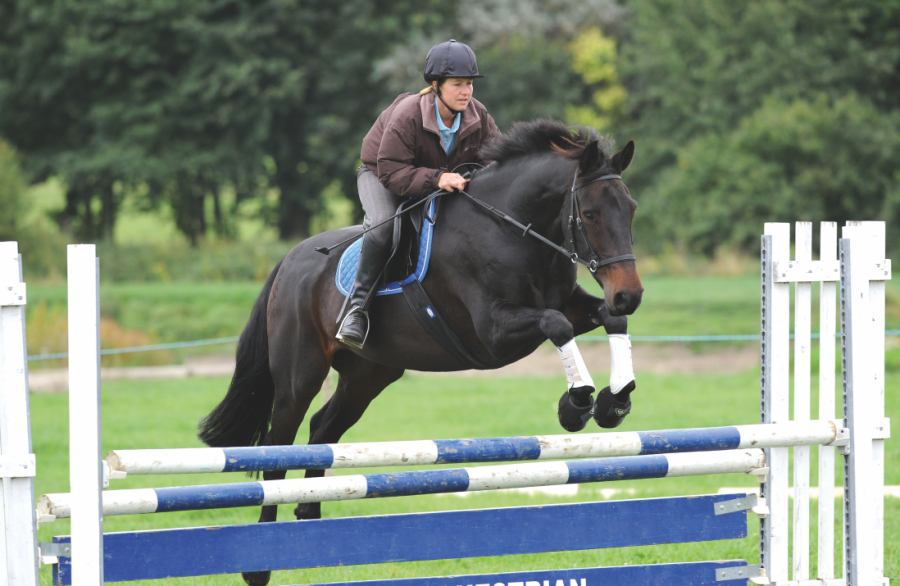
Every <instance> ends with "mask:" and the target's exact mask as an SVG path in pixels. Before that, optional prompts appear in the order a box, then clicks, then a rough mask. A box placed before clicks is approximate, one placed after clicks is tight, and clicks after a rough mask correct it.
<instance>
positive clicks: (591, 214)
mask: <svg viewBox="0 0 900 586" xmlns="http://www.w3.org/2000/svg"><path fill="white" fill-rule="evenodd" d="M582 215H583V216H584V219H585V220H587V221H588V222H593V221H594V218H596V216H595V215H594V212H584V213H583V214H582Z"/></svg>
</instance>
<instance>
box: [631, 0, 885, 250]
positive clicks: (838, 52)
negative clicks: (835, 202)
mask: <svg viewBox="0 0 900 586" xmlns="http://www.w3.org/2000/svg"><path fill="white" fill-rule="evenodd" d="M630 6H631V8H632V13H631V17H630V18H629V19H628V20H627V21H626V24H625V30H626V31H627V34H626V35H624V36H623V37H622V38H623V63H622V67H621V69H620V71H621V72H622V75H623V79H624V82H625V86H626V88H627V90H628V95H629V99H628V102H627V105H626V114H625V116H624V117H623V118H622V119H621V120H620V121H619V124H618V125H617V131H618V133H619V134H622V135H625V136H628V137H629V138H635V139H636V140H637V142H638V156H637V157H636V159H635V165H634V168H633V170H630V171H629V187H630V188H631V189H632V191H633V192H634V193H635V194H636V195H637V198H638V199H639V200H640V201H642V205H641V212H640V216H639V219H638V220H637V231H638V232H641V231H643V232H652V233H654V234H657V235H659V236H660V237H659V238H658V239H657V240H656V241H654V242H651V243H650V245H651V247H653V246H654V245H655V246H659V245H660V244H661V243H662V241H664V240H665V238H667V237H668V236H671V235H672V234H679V235H681V236H683V237H685V238H687V239H688V241H689V242H690V243H693V244H695V245H696V246H699V247H700V248H701V249H702V250H704V251H706V252H709V251H710V250H711V249H712V248H714V247H715V246H717V245H719V244H723V243H726V242H732V241H733V240H735V237H734V236H733V235H728V234H725V233H724V230H727V228H728V225H727V224H724V225H722V222H725V219H726V218H727V219H729V221H735V222H737V223H741V218H743V214H742V210H744V211H746V209H747V207H746V204H747V198H751V197H752V198H756V199H753V204H752V205H753V207H754V208H758V211H757V212H754V214H753V216H754V221H756V220H758V219H759V218H762V217H765V218H766V219H767V220H769V221H772V220H775V219H778V220H782V221H789V220H795V219H809V218H810V217H812V216H811V214H812V215H814V214H815V213H816V210H818V209H821V207H820V206H819V205H813V207H804V208H797V207H784V206H785V205H788V202H787V201H785V200H783V199H782V198H781V197H777V196H774V195H773V194H774V193H778V194H781V195H784V193H785V192H783V191H781V190H780V189H781V188H780V187H779V188H777V189H776V188H775V187H773V189H774V192H760V191H758V190H756V188H755V187H753V185H758V184H757V183H755V182H754V180H752V179H750V177H756V178H758V177H757V175H758V173H760V172H761V170H762V169H769V167H768V166H766V165H763V167H760V166H759V165H757V164H755V163H761V162H762V161H755V162H754V164H751V160H750V159H749V158H748V156H751V154H752V156H753V157H757V156H762V158H763V161H769V160H770V159H769V157H767V156H766V155H765V152H766V150H765V149H764V148H763V147H762V145H761V144H756V145H755V146H751V143H752V142H753V141H752V140H751V138H750V137H751V135H752V132H753V126H754V125H761V128H765V129H768V130H770V131H771V133H770V134H765V133H763V134H760V135H758V138H759V139H760V140H762V139H763V138H765V139H766V140H770V139H771V140H773V141H775V144H773V146H772V151H773V152H774V151H776V150H779V149H780V150H781V152H783V153H792V154H797V155H800V154H802V155H803V156H797V157H795V158H794V159H793V161H792V163H791V166H790V167H786V166H784V165H776V166H777V167H778V168H779V169H780V170H778V171H777V172H775V173H776V176H777V177H780V179H778V181H780V182H782V185H791V186H793V187H791V189H795V188H796V189H799V190H800V191H799V192H798V193H800V192H803V193H804V194H805V195H803V196H802V197H800V198H799V199H796V198H790V200H789V201H790V206H795V205H796V204H798V203H800V202H803V204H804V205H812V204H813V200H812V199H809V197H811V192H809V191H808V190H805V189H804V188H801V187H800V186H799V185H798V184H796V183H795V182H796V181H797V178H799V177H810V176H813V175H815V174H816V169H821V168H824V167H825V166H826V165H828V164H830V163H834V162H835V161H836V159H835V158H834V157H838V158H839V155H838V153H844V154H846V153H850V152H853V151H856V152H866V149H867V148H868V147H867V142H866V141H865V140H862V138H861V137H857V132H856V130H855V129H854V130H848V132H847V135H848V136H853V137H856V138H854V140H853V141H852V144H848V145H844V146H842V145H841V144H840V143H839V142H835V143H834V144H833V147H832V149H833V150H830V151H823V152H821V153H818V154H815V156H813V155H814V153H813V152H809V151H806V150H805V149H806V148H807V146H808V145H805V144H804V143H803V135H802V133H800V132H794V133H792V132H791V131H790V130H791V129H793V130H799V129H801V128H806V129H807V130H810V131H815V132H819V133H825V134H819V140H823V141H824V140H825V135H826V134H827V132H825V130H824V128H825V126H827V125H828V124H832V123H834V124H837V123H838V121H839V120H841V117H842V116H843V117H844V118H843V121H844V122H847V123H850V122H852V121H855V120H856V118H854V117H852V116H851V113H850V112H847V111H846V106H845V105H846V104H854V105H855V106H857V107H858V108H860V112H859V113H858V114H859V116H860V117H862V119H863V120H864V121H865V124H864V127H865V128H866V129H867V130H873V131H874V130H875V129H877V127H878V124H877V123H875V122H874V121H875V120H877V119H882V122H883V123H884V124H885V125H886V127H887V128H891V126H890V125H891V124H893V122H891V121H892V120H893V119H894V118H893V117H894V112H896V109H897V108H896V99H895V98H894V96H896V93H897V91H898V90H900V51H898V49H897V47H898V46H900V44H898V40H900V38H898V37H900V2H897V1H896V0H890V1H886V2H882V1H880V0H855V1H852V2H851V1H850V0H839V1H837V2H835V1H826V0H787V1H785V0H754V1H750V0H740V1H736V2H716V1H715V0H695V1H692V2H678V1H675V0H635V1H634V2H633V3H631V5H630ZM823 100H824V101H823ZM773 104H780V106H775V105H773ZM803 104H805V106H804V105H803ZM776 111H780V112H781V113H782V114H783V115H784V116H783V117H782V118H781V124H784V125H786V127H785V128H784V129H783V132H782V133H779V132H778V129H777V128H776V127H773V126H771V125H770V124H769V121H770V120H773V119H776V118H779V115H778V114H776ZM806 111H811V112H815V114H814V115H812V116H813V118H816V117H817V118H818V119H819V120H820V123H817V124H812V123H808V122H807V121H804V120H805V119H803V118H802V117H801V118H799V119H797V120H793V119H791V118H790V117H789V116H788V114H791V115H797V116H801V114H802V113H803V112H806ZM838 128H839V127H835V129H834V130H837V129H838ZM832 135H833V134H832ZM857 138H859V140H857ZM776 139H777V140H776ZM835 139H836V137H835ZM782 140H791V141H794V143H793V144H792V145H791V146H790V148H789V147H788V145H787V144H785V143H783V142H779V141H782ZM870 142H872V143H877V144H881V145H882V146H886V145H885V143H883V142H881V139H880V138H879V137H878V136H873V137H872V139H871V141H870ZM890 148H893V147H890ZM725 151H727V152H725ZM840 156H843V155H840ZM879 160H880V159H879ZM860 163H862V162H860ZM856 166H859V165H856ZM862 166H864V167H866V168H867V169H869V170H870V171H871V172H875V173H879V175H878V176H877V177H870V178H869V179H871V180H872V185H879V186H880V187H879V191H877V193H876V192H873V191H872V190H871V189H870V188H869V187H865V188H863V187H861V186H859V185H854V186H853V188H854V189H857V188H860V189H861V191H859V192H856V193H854V192H852V191H851V192H849V193H848V194H846V195H847V196H848V197H855V198H856V199H855V203H854V204H853V205H850V206H849V207H848V204H847V203H842V204H841V206H840V207H838V208H829V213H834V214H838V215H842V214H844V213H845V211H846V210H847V209H856V210H857V212H856V213H862V212H863V210H865V211H866V213H872V214H875V215H876V217H884V216H883V215H881V214H884V213H887V212H886V209H887V208H885V207H877V206H876V208H877V209H878V210H879V211H878V212H875V211H873V210H874V209H876V208H873V207H872V206H871V205H869V204H868V203H866V202H865V201H864V198H866V197H874V198H875V201H878V202H884V201H886V200H887V199H889V193H887V191H886V189H887V187H886V186H887V185H889V184H890V182H891V181H892V180H893V174H892V172H890V171H889V170H888V169H887V168H886V167H884V166H883V165H881V164H880V163H879V164H875V165H874V166H872V167H870V166H869V165H868V163H865V164H864V165H862ZM702 169H706V170H708V171H709V172H706V171H704V172H701V170H702ZM713 171H715V172H718V173H723V174H724V173H732V174H733V173H747V174H749V176H748V177H745V178H744V179H743V180H742V179H740V178H736V177H725V176H722V177H719V178H714V177H713V176H712V175H710V174H709V173H712V172H713ZM729 184H730V188H729V189H730V191H731V193H730V194H729V197H727V198H724V197H722V198H719V196H718V195H717V194H721V195H724V193H725V189H724V186H725V185H729ZM751 184H753V185H751ZM676 185H677V186H678V187H675V186H676ZM717 186H718V187H717ZM709 190H712V192H710V191H709ZM744 190H746V191H744ZM676 193H677V194H678V197H681V198H683V200H682V201H679V202H677V204H676V203H675V202H674V200H673V198H675V194H676ZM798 197H799V196H798ZM714 202H715V203H714ZM738 202H740V203H738ZM670 205H677V206H679V207H680V208H681V209H685V210H686V209H687V208H692V209H693V210H694V211H693V212H692V213H691V214H690V215H691V217H692V218H694V219H697V220H699V218H700V217H701V216H703V213H704V210H709V208H710V207H712V206H714V205H715V206H724V207H722V208H721V209H718V211H716V212H715V213H713V212H712V211H710V213H709V214H708V217H706V218H705V219H704V220H703V223H704V225H706V226H708V230H707V232H706V234H705V235H704V236H702V237H701V236H699V235H698V234H693V235H688V234H686V233H685V232H684V230H682V228H680V227H679V226H678V225H677V224H678V223H679V222H683V221H684V220H685V217H686V216H684V215H681V216H678V215H673V214H672V213H671V211H672V208H671V207H670ZM742 206H744V207H742ZM858 217H859V216H857V218H858ZM716 218H718V219H716ZM741 225H743V224H741ZM758 231H759V226H758V224H757V225H755V226H754V229H753V233H754V234H755V233H757V232H758ZM664 235H667V236H664ZM736 239H737V240H738V241H741V242H747V241H746V240H744V238H743V236H739V237H737V238H736ZM747 246H748V247H751V248H753V249H755V248H756V247H757V243H755V242H754V243H753V244H747Z"/></svg>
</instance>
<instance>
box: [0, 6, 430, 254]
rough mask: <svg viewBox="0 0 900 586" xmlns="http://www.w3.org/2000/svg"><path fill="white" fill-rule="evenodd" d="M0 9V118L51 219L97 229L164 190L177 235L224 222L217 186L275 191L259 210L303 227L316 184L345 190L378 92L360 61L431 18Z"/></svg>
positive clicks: (275, 11) (279, 11)
mask: <svg viewBox="0 0 900 586" xmlns="http://www.w3.org/2000/svg"><path fill="white" fill-rule="evenodd" d="M0 10H2V12H0V131H3V132H5V133H6V134H7V136H8V137H9V138H10V140H11V141H12V142H13V143H14V144H16V145H17V146H18V148H19V149H20V151H21V152H22V153H23V157H24V161H25V164H26V167H27V168H28V169H29V170H32V171H33V173H34V175H35V177H36V178H37V179H39V180H40V179H43V178H45V177H48V176H50V175H51V174H52V175H59V176H61V177H63V178H64V180H65V183H66V185H67V194H66V207H65V209H64V210H63V212H62V214H61V216H60V219H61V221H62V222H63V223H64V224H65V225H69V226H71V227H72V229H73V230H75V232H76V233H77V234H78V235H80V236H81V237H83V238H90V239H98V238H106V239H109V238H111V236H112V234H113V228H114V225H115V221H116V215H117V213H118V210H119V207H120V206H121V203H122V200H123V197H124V196H125V194H127V193H130V192H131V193H133V192H138V193H141V194H142V197H143V198H144V202H143V205H144V207H146V208H154V207H157V206H159V205H161V203H162V202H166V203H167V204H168V205H169V207H170V208H171V209H172V210H173V213H174V219H175V222H176V225H177V226H178V228H179V230H180V231H181V232H183V233H184V234H185V235H186V236H187V237H188V239H189V240H190V241H191V243H192V244H197V243H198V242H199V241H200V239H201V238H202V237H203V236H204V234H206V233H207V232H208V231H214V232H215V233H216V234H217V235H218V236H225V237H228V236H230V235H232V234H233V229H232V227H230V226H229V216H231V215H233V213H234V209H233V208H232V209H229V208H228V207H227V206H226V205H225V202H224V201H223V197H222V194H223V192H225V191H230V192H233V193H235V194H236V195H237V197H236V199H235V200H234V205H238V204H239V203H240V201H241V200H243V199H246V198H250V197H260V196H262V197H263V199H265V195H266V194H268V192H269V189H270V188H274V189H276V190H277V191H278V193H279V198H278V201H277V203H276V205H275V206H274V207H270V206H265V207H263V208H262V209H261V210H260V213H261V214H262V215H263V216H264V217H265V218H266V220H267V221H268V222H270V223H272V224H274V225H277V227H278V229H279V234H280V236H281V237H282V238H283V239H287V238H294V237H297V236H305V235H307V234H308V233H309V222H310V220H311V218H312V216H313V215H314V214H315V213H316V212H317V211H318V210H319V209H320V208H321V203H320V199H321V195H322V193H323V191H324V190H326V188H328V187H329V186H330V185H332V183H333V182H334V181H335V180H338V181H341V182H343V183H345V184H346V187H345V188H346V189H348V190H352V191H355V181H354V180H353V175H352V171H353V162H354V161H355V160H356V157H357V155H358V152H359V143H360V140H361V138H362V136H363V135H364V134H365V132H366V130H367V129H368V126H369V125H371V122H372V120H373V119H374V116H375V115H376V114H377V112H378V111H379V106H380V105H381V104H382V103H383V102H384V101H385V100H387V99H388V98H389V96H388V95H387V94H385V93H384V92H383V91H381V88H379V87H378V86H374V87H373V86H371V84H370V82H369V75H370V73H371V71H372V67H373V61H374V60H375V59H377V58H378V56H379V55H381V54H384V53H386V52H387V51H388V50H389V49H390V48H391V43H392V42H396V40H397V39H400V38H401V37H402V36H403V35H404V34H405V33H407V32H408V31H409V30H410V29H412V30H421V31H429V30H430V29H431V28H433V26H434V25H435V23H437V22H438V21H441V20H443V18H444V17H445V16H447V9H445V8H443V7H442V4H441V3H438V2H434V1H432V2H426V3H423V2H411V1H408V0H405V1H401V2H397V1H392V2H385V1H383V0H350V1H347V2H330V1H324V0H319V1H314V2H305V3H296V2H290V1H288V0H265V1H263V2H251V1H248V0H202V1H199V2H172V1H171V0H154V1H152V2H143V1H141V2H138V1H134V0H127V1H125V2H122V1H120V0H99V1H90V2H87V1H76V2H70V1H68V0H16V1H15V2H11V3H5V4H4V6H3V8H2V9H0ZM76 89H77V91H75V90H76ZM363 98H364V99H363ZM354 199H355V198H354ZM207 201H211V202H212V207H213V219H212V221H211V222H209V221H208V220H207V215H206V214H205V213H204V212H205V208H206V202H207Z"/></svg>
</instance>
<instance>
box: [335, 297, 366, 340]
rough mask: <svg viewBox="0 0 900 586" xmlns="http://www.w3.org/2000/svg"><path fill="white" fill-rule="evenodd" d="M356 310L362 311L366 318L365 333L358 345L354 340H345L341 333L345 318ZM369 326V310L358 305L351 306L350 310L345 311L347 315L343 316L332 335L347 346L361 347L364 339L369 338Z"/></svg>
mask: <svg viewBox="0 0 900 586" xmlns="http://www.w3.org/2000/svg"><path fill="white" fill-rule="evenodd" d="M356 312H360V313H362V314H363V315H364V316H365V318H366V334H365V335H364V336H363V339H362V341H361V342H360V343H359V345H357V344H356V342H355V340H354V341H353V342H351V341H350V340H345V339H344V335H343V334H342V333H341V332H343V331H344V325H345V324H346V323H347V319H348V318H349V317H350V316H351V315H353V314H354V313H356ZM370 327H371V322H370V321H369V312H367V311H365V310H364V309H363V308H361V307H359V306H355V307H351V308H350V311H348V312H347V315H345V316H344V319H343V320H341V327H339V328H338V331H337V334H336V335H335V336H334V337H335V339H336V340H337V341H338V342H341V343H343V344H346V345H347V346H351V347H353V348H362V347H363V345H365V343H366V340H368V339H369V329H370Z"/></svg>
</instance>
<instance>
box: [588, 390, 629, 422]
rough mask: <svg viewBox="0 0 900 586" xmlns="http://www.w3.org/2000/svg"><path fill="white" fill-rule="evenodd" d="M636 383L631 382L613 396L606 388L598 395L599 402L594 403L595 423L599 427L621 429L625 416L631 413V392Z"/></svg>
mask: <svg viewBox="0 0 900 586" xmlns="http://www.w3.org/2000/svg"><path fill="white" fill-rule="evenodd" d="M634 387H635V385H634V381H631V382H630V383H628V384H627V385H625V388H623V389H622V390H621V391H619V392H618V393H616V394H615V395H613V394H612V391H610V390H609V387H606V388H605V389H603V390H602V391H600V393H598V394H597V400H596V401H595V402H594V412H593V414H594V421H596V422H597V425H599V426H600V427H603V428H606V429H612V428H613V427H619V425H621V424H622V420H623V419H625V416H626V415H628V414H629V413H631V396H630V395H631V391H633V390H634Z"/></svg>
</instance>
